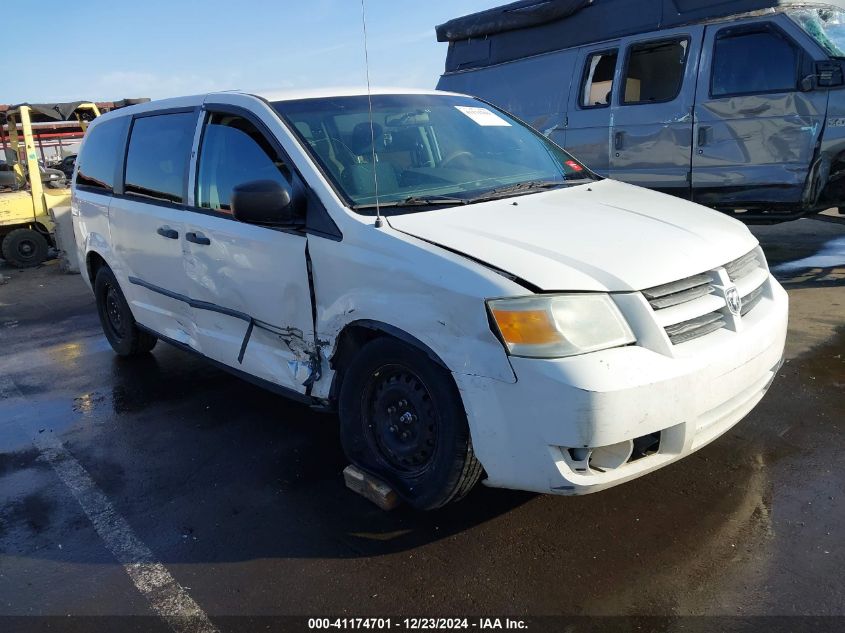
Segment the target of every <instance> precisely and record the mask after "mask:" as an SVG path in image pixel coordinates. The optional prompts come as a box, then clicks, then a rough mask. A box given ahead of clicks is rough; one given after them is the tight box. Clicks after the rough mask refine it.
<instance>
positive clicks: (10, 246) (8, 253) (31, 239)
mask: <svg viewBox="0 0 845 633" xmlns="http://www.w3.org/2000/svg"><path fill="white" fill-rule="evenodd" d="M49 247H50V245H49V244H48V243H47V239H46V238H45V237H44V236H43V235H41V233H39V232H38V231H34V230H33V229H15V230H14V231H11V232H10V233H9V234H8V235H6V237H4V238H3V245H2V250H3V259H5V260H6V261H7V262H9V263H10V264H11V265H12V266H15V267H16V268H33V267H35V266H38V265H39V264H43V263H44V261H45V260H46V259H47V251H48V249H49Z"/></svg>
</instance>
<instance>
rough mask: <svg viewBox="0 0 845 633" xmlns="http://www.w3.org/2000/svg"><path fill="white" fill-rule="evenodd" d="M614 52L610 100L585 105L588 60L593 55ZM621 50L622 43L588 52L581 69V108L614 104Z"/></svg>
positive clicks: (600, 107) (579, 93)
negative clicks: (614, 61) (614, 60)
mask: <svg viewBox="0 0 845 633" xmlns="http://www.w3.org/2000/svg"><path fill="white" fill-rule="evenodd" d="M614 52H615V53H616V64H615V65H614V66H613V81H612V82H611V85H612V87H611V92H610V101H608V102H607V103H602V104H598V105H590V106H585V105H584V91H585V90H586V88H587V83H586V82H587V69H588V68H589V64H587V62H588V61H589V60H591V59H592V58H593V57H595V56H596V55H609V54H611V53H614ZM621 52H622V44H621V43H620V44H617V45H616V47H615V48H614V47H612V46H611V47H609V48H603V49H600V50H593V51H588V52H587V54H586V55H585V56H584V66H583V68H582V69H581V81H580V85H579V87H578V103H577V104H576V105H577V106H578V109H579V110H603V109H605V108H609V107H611V106H612V105H613V99H614V97H615V96H616V92H617V90H616V70H617V68H618V67H619V55H620V53H621Z"/></svg>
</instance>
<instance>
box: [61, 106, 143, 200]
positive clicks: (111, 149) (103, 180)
mask: <svg viewBox="0 0 845 633" xmlns="http://www.w3.org/2000/svg"><path fill="white" fill-rule="evenodd" d="M128 123H129V119H128V118H127V117H121V118H119V119H114V120H112V121H105V122H103V123H100V124H99V125H96V126H94V127H92V128H91V130H90V131H89V132H88V138H86V139H85V149H84V150H83V152H82V154H81V155H80V156H79V170H78V172H77V174H76V184H77V186H80V187H88V188H91V189H96V190H99V191H101V192H102V193H112V192H113V191H114V179H115V178H114V177H115V170H116V166H117V163H118V162H119V160H120V157H121V155H122V154H123V148H124V143H125V142H126V126H127V125H128ZM67 160H68V159H65V161H67ZM71 164H72V162H71Z"/></svg>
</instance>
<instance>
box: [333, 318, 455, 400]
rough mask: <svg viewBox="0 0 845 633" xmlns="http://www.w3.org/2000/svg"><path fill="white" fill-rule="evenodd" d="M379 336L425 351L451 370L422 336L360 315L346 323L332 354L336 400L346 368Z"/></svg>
mask: <svg viewBox="0 0 845 633" xmlns="http://www.w3.org/2000/svg"><path fill="white" fill-rule="evenodd" d="M377 338H392V339H395V340H397V341H400V342H402V343H405V344H406V345H408V346H410V347H413V348H415V349H417V350H419V351H421V352H422V353H424V354H425V355H426V356H427V357H428V358H429V359H430V360H431V361H432V362H433V363H435V364H436V365H439V366H440V367H442V368H443V369H445V370H446V371H451V370H450V369H449V366H448V365H446V363H445V362H444V361H443V359H442V358H441V357H440V355H439V354H437V352H435V351H434V350H433V349H431V347H429V346H428V345H426V344H425V343H423V342H422V341H421V340H420V339H418V338H417V337H415V336H414V335H413V334H410V333H408V332H406V331H405V330H403V329H402V328H399V327H396V326H395V325H390V324H389V323H385V322H383V321H376V320H372V319H359V320H357V321H352V322H350V323H347V324H346V325H345V326H344V327H343V329H342V330H341V331H340V333H339V334H338V335H337V338H336V339H335V345H334V350H333V351H332V354H331V356H330V357H329V366H330V367H331V368H332V369H333V370H334V376H333V377H332V386H331V390H330V392H329V394H330V399H331V401H332V402H333V403H336V402H337V398H338V395H339V394H340V387H341V385H342V384H343V378H344V372H345V369H346V367H348V366H349V363H351V362H352V359H353V358H355V354H357V353H358V351H360V350H361V349H362V348H363V347H364V346H365V345H366V344H367V343H369V342H370V341H373V340H375V339H377Z"/></svg>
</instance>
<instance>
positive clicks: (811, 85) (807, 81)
mask: <svg viewBox="0 0 845 633" xmlns="http://www.w3.org/2000/svg"><path fill="white" fill-rule="evenodd" d="M798 88H799V90H801V92H812V91H813V90H815V88H816V75H807V76H806V77H804V79H802V80H801V83H800V84H798Z"/></svg>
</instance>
